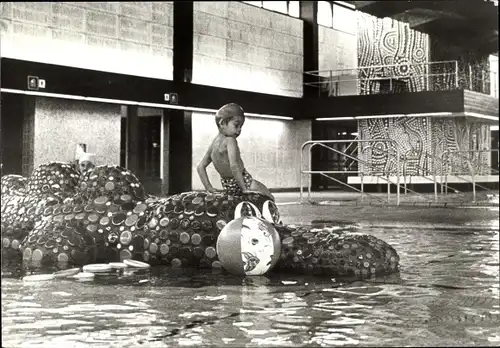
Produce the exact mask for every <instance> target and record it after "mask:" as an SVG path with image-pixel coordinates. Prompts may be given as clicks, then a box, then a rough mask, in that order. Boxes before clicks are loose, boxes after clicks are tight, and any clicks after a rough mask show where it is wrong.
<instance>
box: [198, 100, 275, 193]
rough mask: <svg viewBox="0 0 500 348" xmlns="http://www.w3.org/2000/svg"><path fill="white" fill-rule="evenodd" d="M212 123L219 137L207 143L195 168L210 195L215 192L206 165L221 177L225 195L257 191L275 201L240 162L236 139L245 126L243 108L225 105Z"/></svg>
mask: <svg viewBox="0 0 500 348" xmlns="http://www.w3.org/2000/svg"><path fill="white" fill-rule="evenodd" d="M215 123H216V124H217V127H218V128H219V134H218V135H217V136H216V137H215V139H214V140H213V141H212V143H211V144H210V146H209V148H208V150H207V152H206V153H205V155H204V156H203V158H202V160H201V161H200V163H199V164H198V168H197V169H198V175H199V176H200V179H201V182H202V184H203V186H205V189H206V190H207V191H209V192H215V191H217V190H216V189H215V188H214V187H213V186H212V184H211V183H210V180H209V179H208V175H207V170H206V168H207V167H208V165H209V164H210V163H213V165H214V167H215V170H216V171H217V172H218V173H219V175H220V176H221V184H222V187H223V189H224V191H225V192H226V193H228V194H232V195H235V194H242V193H248V192H249V191H257V192H259V193H262V194H264V195H266V196H269V197H270V198H272V199H274V197H273V195H272V194H271V192H270V191H269V189H268V188H267V187H266V186H265V185H264V184H262V183H261V182H259V181H257V180H255V179H253V178H252V176H251V175H250V174H249V173H248V172H247V171H246V169H245V166H244V164H243V160H242V159H241V155H240V149H239V147H238V141H237V140H236V138H237V137H238V136H239V135H240V133H241V128H242V127H243V124H244V123H245V113H244V111H243V108H242V107H241V106H239V105H238V104H234V103H229V104H226V105H224V106H223V107H221V108H220V109H219V110H218V111H217V113H216V114H215Z"/></svg>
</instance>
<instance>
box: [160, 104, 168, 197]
mask: <svg viewBox="0 0 500 348" xmlns="http://www.w3.org/2000/svg"><path fill="white" fill-rule="evenodd" d="M169 112H170V111H169V110H163V115H162V117H161V136H160V137H161V140H160V146H161V149H162V152H161V159H160V166H161V167H160V176H161V193H162V195H164V196H166V195H168V194H169V192H170V191H169V190H170V185H169V184H170V180H169V177H170V115H169Z"/></svg>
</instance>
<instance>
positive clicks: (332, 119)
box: [314, 116, 354, 121]
mask: <svg viewBox="0 0 500 348" xmlns="http://www.w3.org/2000/svg"><path fill="white" fill-rule="evenodd" d="M314 120H315V121H345V120H354V117H352V116H346V117H320V118H315V119H314Z"/></svg>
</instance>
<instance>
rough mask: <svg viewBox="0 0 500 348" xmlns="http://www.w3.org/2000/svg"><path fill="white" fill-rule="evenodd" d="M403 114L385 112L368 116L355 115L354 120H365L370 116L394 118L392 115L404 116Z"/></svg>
mask: <svg viewBox="0 0 500 348" xmlns="http://www.w3.org/2000/svg"><path fill="white" fill-rule="evenodd" d="M405 116H406V115H404V114H387V115H370V116H355V117H354V118H355V119H356V120H367V119H370V118H394V117H405Z"/></svg>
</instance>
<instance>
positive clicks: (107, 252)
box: [1, 162, 399, 276]
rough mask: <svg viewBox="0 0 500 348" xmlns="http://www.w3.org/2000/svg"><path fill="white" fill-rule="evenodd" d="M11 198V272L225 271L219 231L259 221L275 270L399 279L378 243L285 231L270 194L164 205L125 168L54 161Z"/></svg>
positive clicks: (7, 256)
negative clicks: (276, 244)
mask: <svg viewBox="0 0 500 348" xmlns="http://www.w3.org/2000/svg"><path fill="white" fill-rule="evenodd" d="M23 183H25V185H24V188H23ZM2 193H3V194H2V207H1V234H2V258H3V261H4V262H3V265H5V264H10V265H13V264H16V263H19V262H22V264H23V266H24V267H26V268H37V267H40V266H55V267H57V268H60V269H65V268H68V267H72V266H81V265H85V264H89V263H96V262H97V263H98V262H115V261H123V260H127V259H133V260H138V261H144V262H147V263H149V264H151V265H158V264H162V265H170V266H172V267H198V268H212V267H216V268H219V267H221V264H220V262H219V260H218V256H217V251H216V242H217V237H218V235H219V233H220V231H221V230H222V229H223V228H224V226H225V225H226V224H227V223H228V222H230V221H231V220H233V219H234V217H235V216H256V215H259V214H261V215H262V216H263V217H265V218H266V219H267V220H268V221H269V222H271V223H272V224H273V225H274V227H275V228H276V230H277V231H278V233H279V236H280V239H281V243H282V245H281V254H280V258H279V262H278V264H277V265H276V267H275V268H274V269H275V270H281V271H292V272H299V273H308V274H327V275H332V276H338V275H346V276H348V275H359V276H368V275H374V274H381V273H388V272H394V271H396V270H397V268H398V263H399V257H398V255H397V253H396V251H395V250H394V249H393V248H392V247H391V246H390V245H388V244H387V243H385V242H384V241H382V240H380V239H377V238H375V237H372V236H368V235H355V234H345V233H339V232H335V231H331V230H323V229H312V228H308V227H304V226H287V225H284V224H282V223H281V222H280V217H279V212H278V209H277V207H276V205H275V204H274V202H273V201H272V200H270V199H269V198H268V197H266V196H264V195H261V194H258V193H250V194H245V195H244V196H228V195H226V194H223V193H214V194H212V193H207V192H199V191H192V192H183V193H180V194H176V195H173V196H170V197H167V198H157V197H152V196H148V195H147V194H146V193H145V192H144V188H143V186H142V184H141V183H140V182H139V180H138V179H137V177H136V176H135V175H134V174H132V173H131V172H130V171H129V170H127V169H125V168H122V167H119V166H98V167H95V168H93V169H91V170H89V171H87V172H84V173H82V174H81V173H78V172H77V171H75V169H73V167H71V166H70V165H68V164H64V163H56V162H53V163H49V164H45V165H42V166H40V167H38V168H37V169H36V170H35V171H34V172H33V174H32V175H31V176H30V177H29V178H28V179H27V180H24V179H22V178H20V177H17V176H12V175H8V176H4V177H2Z"/></svg>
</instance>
